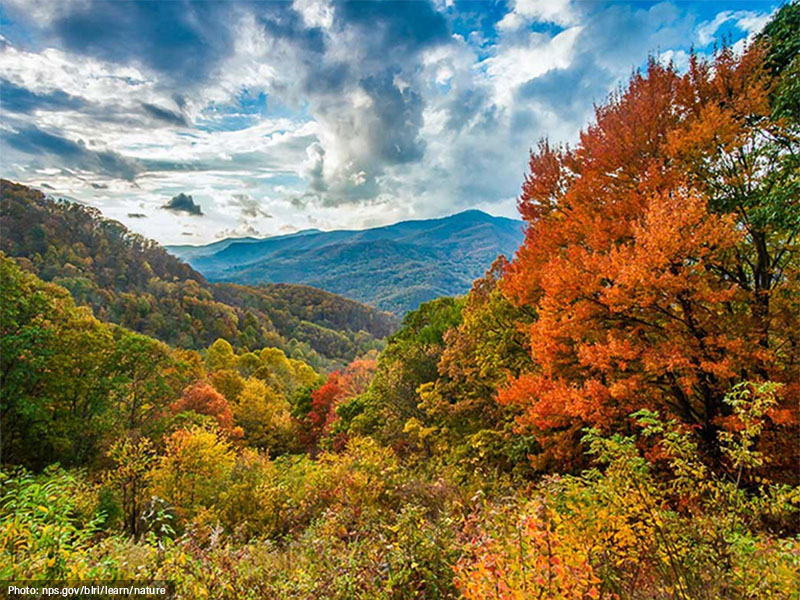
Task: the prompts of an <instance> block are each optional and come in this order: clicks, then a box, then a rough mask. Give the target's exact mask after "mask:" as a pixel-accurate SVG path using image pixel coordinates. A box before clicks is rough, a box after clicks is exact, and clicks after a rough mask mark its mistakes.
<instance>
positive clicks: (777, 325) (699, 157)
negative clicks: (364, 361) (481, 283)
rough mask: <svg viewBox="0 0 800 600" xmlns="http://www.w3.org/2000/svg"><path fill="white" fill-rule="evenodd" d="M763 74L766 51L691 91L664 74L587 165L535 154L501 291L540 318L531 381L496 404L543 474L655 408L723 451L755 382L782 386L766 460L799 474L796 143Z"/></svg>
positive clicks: (573, 152) (690, 82)
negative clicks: (592, 437) (744, 385)
mask: <svg viewBox="0 0 800 600" xmlns="http://www.w3.org/2000/svg"><path fill="white" fill-rule="evenodd" d="M763 63H764V60H763V50H762V48H761V47H758V46H753V47H751V48H749V49H748V50H747V51H746V52H745V53H744V54H743V55H742V56H741V57H739V56H737V55H735V54H734V53H733V52H732V51H731V50H728V49H726V50H723V51H721V52H720V53H719V54H718V55H717V57H716V58H715V59H714V60H713V61H712V62H705V61H702V60H700V59H699V58H696V57H695V58H693V60H692V61H691V65H690V67H689V69H688V72H687V73H685V74H680V73H678V72H677V71H676V70H675V69H674V68H672V67H670V66H663V65H661V64H659V63H657V62H655V61H652V62H651V63H650V65H649V67H648V69H647V72H646V73H643V74H637V75H635V76H634V77H633V78H632V80H631V82H630V84H629V86H628V87H627V89H625V90H624V91H622V92H620V93H618V94H616V95H614V96H613V97H612V98H611V99H610V100H609V101H608V102H607V103H606V104H605V105H603V106H601V107H599V108H598V109H597V113H596V122H595V123H594V124H593V125H591V126H590V127H589V128H587V129H586V130H585V131H584V132H583V133H582V135H581V137H580V142H579V144H578V145H577V146H576V147H575V148H568V147H552V146H551V145H549V144H548V143H547V142H542V143H541V144H540V145H539V147H538V149H537V151H536V152H534V153H532V155H531V159H530V174H529V175H528V176H527V177H526V180H525V183H524V185H523V191H522V195H521V197H520V199H519V208H520V212H521V214H522V215H523V217H524V218H525V220H526V221H527V223H528V230H527V236H526V240H525V243H524V245H523V247H522V248H521V249H520V251H519V252H518V254H517V256H516V258H515V260H514V261H513V263H512V264H511V266H510V268H509V269H508V273H507V277H506V278H505V279H504V281H503V286H504V290H505V292H506V293H507V295H508V296H509V297H510V298H511V299H512V300H513V302H514V303H515V304H517V305H519V306H524V307H528V308H529V309H530V310H532V311H534V312H535V313H536V315H537V318H536V320H535V321H534V322H533V323H531V324H530V325H526V326H525V329H526V331H527V334H528V337H529V344H530V353H531V357H532V359H533V361H534V363H535V368H534V369H532V370H531V371H530V372H527V373H525V374H523V375H521V376H519V377H517V378H516V379H514V380H513V381H512V382H511V384H510V385H509V386H508V388H507V389H505V390H503V391H502V392H501V394H500V400H501V401H502V402H504V403H507V404H512V405H516V406H519V407H521V408H522V409H523V410H524V413H523V415H522V416H521V417H520V419H519V423H520V425H522V426H524V427H529V428H532V429H533V430H535V431H538V432H540V434H541V435H540V439H541V440H542V443H543V445H544V446H545V447H546V449H547V450H548V452H545V453H544V454H543V455H542V456H541V458H543V459H546V458H547V457H549V458H554V459H556V460H557V461H558V462H561V463H562V464H571V463H573V462H574V461H575V460H576V459H577V457H578V454H576V452H577V450H578V445H577V444H576V443H575V442H576V441H577V437H576V436H577V434H578V433H579V431H580V429H581V428H582V427H585V426H586V425H592V426H598V427H602V428H605V429H619V428H621V427H623V428H624V427H625V426H626V425H625V423H626V418H627V415H629V414H631V413H632V412H634V411H636V410H638V409H640V408H645V407H648V408H651V409H658V410H661V411H664V413H665V414H669V415H673V416H676V417H678V418H679V419H680V420H681V421H682V422H683V423H686V424H688V425H691V426H694V427H697V428H699V431H700V432H701V435H702V436H703V438H704V439H705V440H706V441H707V442H708V444H709V445H713V444H714V440H715V439H716V437H715V436H716V431H717V430H718V429H719V428H720V427H721V426H724V424H725V423H726V422H727V421H726V419H727V418H728V417H729V415H730V413H729V411H728V410H727V409H726V407H725V405H724V403H723V398H724V396H725V393H726V392H727V391H728V390H729V389H730V388H731V387H732V385H734V384H735V383H736V382H738V381H741V380H742V379H746V380H754V381H766V380H770V381H775V382H782V383H784V384H785V386H784V388H783V390H782V392H781V396H782V402H781V404H780V406H779V407H777V408H776V409H775V410H774V411H772V413H771V417H772V419H773V433H771V434H769V435H766V436H765V445H770V446H771V447H770V449H769V452H770V453H771V454H772V457H773V459H774V462H773V464H775V465H778V464H781V463H783V464H784V465H786V464H787V463H786V458H787V454H786V453H787V451H788V447H787V444H786V442H787V441H788V440H790V439H791V433H790V432H786V431H784V432H783V433H782V434H781V435H780V436H776V435H775V434H774V429H775V428H779V427H796V425H797V410H796V407H797V399H798V392H800V387H799V386H798V381H800V377H799V376H798V375H800V373H799V372H798V365H800V362H799V357H798V352H797V348H798V341H799V340H800V338H798V332H800V321H799V320H798V315H800V311H798V306H800V305H799V304H798V292H799V291H800V288H799V287H798V280H797V277H796V273H797V266H798V262H797V261H798V255H797V247H796V241H795V240H794V238H793V235H796V232H797V231H796V221H797V216H796V215H797V212H796V211H798V210H800V208H799V207H798V201H797V196H796V194H795V195H794V196H793V195H792V189H795V188H796V173H797V166H798V165H797V159H796V156H797V150H798V138H797V127H796V124H792V123H790V122H788V121H786V120H785V119H777V120H776V119H772V118H771V112H770V111H771V108H770V101H769V98H770V90H771V88H772V79H771V78H769V77H767V76H766V74H765V72H764V70H763V67H762V65H763ZM792 186H795V187H794V188H793V187H792ZM792 273H794V274H795V276H793V275H792ZM780 440H783V442H781V441H780ZM790 460H791V459H790Z"/></svg>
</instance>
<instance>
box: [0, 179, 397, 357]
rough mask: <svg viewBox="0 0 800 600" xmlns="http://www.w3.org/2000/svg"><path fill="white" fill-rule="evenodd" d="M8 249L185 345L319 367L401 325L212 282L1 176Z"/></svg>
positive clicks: (311, 295) (94, 302)
mask: <svg viewBox="0 0 800 600" xmlns="http://www.w3.org/2000/svg"><path fill="white" fill-rule="evenodd" d="M0 209H1V210H2V216H0V234H1V235H0V250H1V251H3V252H5V253H6V254H7V255H8V256H10V257H13V258H15V259H17V260H18V261H19V263H20V264H21V265H22V266H23V267H24V268H26V269H28V270H30V271H31V272H33V273H36V274H37V275H38V276H39V277H41V278H42V279H43V280H45V281H52V282H54V283H57V284H58V285H61V286H63V287H65V288H67V289H68V290H69V291H70V292H71V293H72V295H73V297H74V298H75V300H76V302H77V303H78V304H82V305H86V306H91V307H92V308H93V309H94V311H95V314H96V315H97V316H98V318H100V319H101V320H104V321H109V322H112V323H117V324H119V325H122V326H124V327H127V328H129V329H132V330H134V331H138V332H140V333H144V334H147V335H150V336H153V337H155V338H158V339H160V340H162V341H163V342H165V343H168V344H171V345H174V346H178V347H181V348H189V349H200V348H203V347H206V346H208V345H210V344H211V343H212V342H214V340H216V339H217V338H223V339H226V340H229V341H230V342H231V343H232V344H233V345H234V346H236V347H237V348H257V347H263V346H276V347H279V348H282V349H283V350H285V351H286V352H288V353H290V354H291V355H292V356H295V357H298V358H302V359H305V360H309V361H311V362H313V363H314V364H316V365H318V366H334V365H336V364H339V365H341V364H343V363H346V362H347V361H350V360H352V359H353V358H355V357H356V356H357V355H359V354H362V353H364V352H366V351H368V350H370V349H372V348H378V347H380V343H379V342H378V340H380V339H381V338H383V337H385V336H387V335H388V334H389V333H391V331H392V330H393V329H394V327H395V326H396V323H395V319H394V317H393V316H391V315H389V314H386V313H381V312H379V311H375V310H373V309H371V308H369V307H367V306H364V305H361V304H359V303H357V302H354V301H351V300H347V299H344V298H341V297H338V296H335V295H333V294H330V293H326V292H323V291H321V290H315V289H312V288H309V287H305V286H290V285H266V286H260V287H258V288H248V287H245V286H235V285H224V284H223V285H213V284H209V283H208V282H207V281H206V280H205V279H204V278H203V276H202V275H200V274H199V273H197V272H196V271H194V270H193V269H192V268H191V267H190V266H189V265H187V264H185V263H183V262H181V261H180V260H178V259H176V258H175V257H173V256H172V255H170V254H169V253H168V252H166V251H165V250H164V249H163V248H162V247H161V246H160V245H158V244H157V243H156V242H154V241H152V240H148V239H146V238H144V237H142V236H140V235H137V234H134V233H132V232H130V231H129V230H127V229H126V228H125V227H124V226H123V225H121V224H120V223H118V222H116V221H111V220H108V219H104V218H103V217H102V215H101V214H100V212H99V211H97V210H96V209H93V208H91V207H87V206H84V205H81V204H77V203H72V202H68V201H63V200H52V199H50V198H48V197H46V196H45V195H44V194H42V193H40V192H38V191H35V190H32V189H30V188H27V187H25V186H21V185H18V184H14V183H12V182H9V181H2V182H0Z"/></svg>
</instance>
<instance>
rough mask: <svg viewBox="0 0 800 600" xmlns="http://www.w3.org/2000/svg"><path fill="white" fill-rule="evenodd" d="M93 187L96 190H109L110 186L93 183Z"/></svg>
mask: <svg viewBox="0 0 800 600" xmlns="http://www.w3.org/2000/svg"><path fill="white" fill-rule="evenodd" d="M92 187H93V188H94V189H96V190H107V189H108V186H107V185H106V184H105V183H93V184H92Z"/></svg>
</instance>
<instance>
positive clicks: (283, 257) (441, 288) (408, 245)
mask: <svg viewBox="0 0 800 600" xmlns="http://www.w3.org/2000/svg"><path fill="white" fill-rule="evenodd" d="M522 238H523V233H522V223H521V222H520V221H515V220H513V219H505V218H501V217H493V216H490V215H487V214H486V213H483V212H481V211H477V210H471V211H466V212H462V213H458V214H455V215H451V216H449V217H444V218H441V219H428V220H418V221H403V222H401V223H396V224H394V225H389V226H386V227H376V228H373V229H365V230H338V231H329V232H321V231H320V232H315V231H308V232H302V235H299V234H294V235H290V236H277V237H272V238H266V239H263V240H253V239H251V238H246V239H242V240H223V241H221V242H215V243H214V244H209V245H207V246H168V249H169V250H170V251H171V252H173V253H175V254H176V255H177V256H179V257H181V258H183V259H185V260H187V261H188V262H189V263H190V264H192V266H193V267H195V268H196V269H197V270H198V271H200V272H201V273H203V274H204V275H205V276H206V277H208V278H209V279H210V280H212V281H231V282H237V283H249V284H252V283H261V282H287V283H303V284H307V285H311V286H314V287H318V288H322V289H325V290H328V291H330V292H334V293H336V294H341V295H343V296H347V297H349V298H353V299H355V300H358V301H360V302H365V303H367V304H371V305H373V306H376V307H378V308H381V309H383V310H390V311H392V312H395V313H400V314H401V313H404V312H406V311H408V310H411V309H413V308H416V306H417V305H418V304H419V303H420V302H424V301H427V300H431V299H433V298H436V297H439V296H452V295H457V294H462V293H465V292H466V291H467V290H469V288H470V286H471V284H472V281H473V280H474V279H476V278H477V277H480V276H481V275H482V274H483V273H484V271H485V270H486V269H487V268H488V267H489V266H490V265H491V263H492V261H494V259H495V258H496V257H497V255H498V254H505V255H507V256H510V255H512V254H513V253H514V251H515V250H516V249H517V247H518V246H519V244H520V243H521V242H522Z"/></svg>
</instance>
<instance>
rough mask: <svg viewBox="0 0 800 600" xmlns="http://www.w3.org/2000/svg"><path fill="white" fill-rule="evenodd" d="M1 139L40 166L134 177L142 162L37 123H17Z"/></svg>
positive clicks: (16, 152)
mask: <svg viewBox="0 0 800 600" xmlns="http://www.w3.org/2000/svg"><path fill="white" fill-rule="evenodd" d="M0 139H1V140H2V141H3V143H4V144H6V145H7V148H8V149H9V151H10V152H13V153H15V154H22V155H26V156H27V157H28V160H29V161H30V162H31V163H32V164H35V165H37V166H39V167H45V166H60V167H67V168H70V169H77V170H80V171H89V172H93V173H99V174H103V175H108V176H110V177H117V178H120V179H125V180H128V181H133V180H134V179H135V178H136V175H137V174H138V173H140V172H141V165H140V164H139V163H138V162H137V161H135V160H132V159H129V158H126V157H124V156H122V155H120V154H118V153H116V152H113V151H109V150H94V149H91V148H89V147H88V145H87V143H86V141H84V140H82V139H80V140H77V141H75V140H72V139H69V138H67V137H64V136H63V135H61V134H59V133H57V132H52V133H51V132H48V131H44V130H42V129H39V128H38V127H36V126H35V125H28V124H17V125H16V126H14V125H12V126H11V127H10V128H8V129H3V130H2V131H0Z"/></svg>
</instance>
